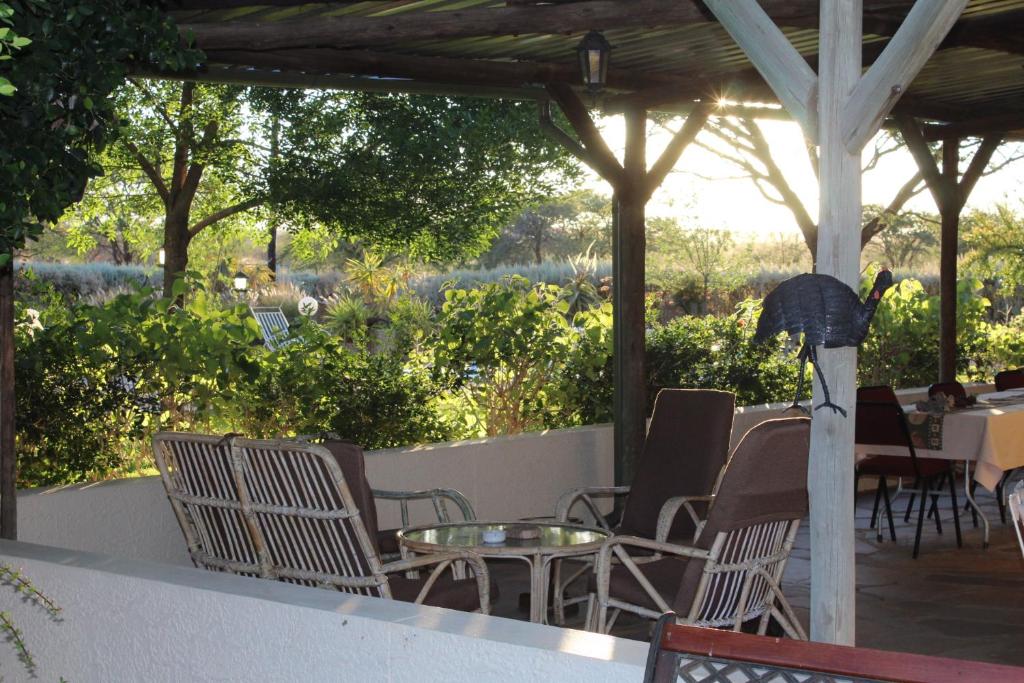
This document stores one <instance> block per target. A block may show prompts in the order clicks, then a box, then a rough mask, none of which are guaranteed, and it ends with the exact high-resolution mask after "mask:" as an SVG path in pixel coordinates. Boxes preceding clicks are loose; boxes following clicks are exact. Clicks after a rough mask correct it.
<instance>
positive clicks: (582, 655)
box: [0, 541, 647, 683]
mask: <svg viewBox="0 0 1024 683" xmlns="http://www.w3.org/2000/svg"><path fill="white" fill-rule="evenodd" d="M0 562H4V563H7V564H10V565H12V566H14V567H16V568H18V569H20V570H22V571H23V572H24V573H25V575H26V576H28V577H30V578H31V580H32V582H33V583H34V584H35V585H36V586H37V587H38V588H39V589H40V590H42V591H43V592H44V593H45V594H46V595H47V596H48V597H50V598H51V599H53V600H54V601H55V602H56V603H57V604H58V605H59V606H60V607H61V608H62V612H61V621H59V622H55V621H53V620H52V619H50V618H49V617H48V616H47V615H46V613H45V612H43V611H42V610H41V609H39V608H38V607H36V606H35V605H33V604H31V603H29V602H26V601H23V600H21V599H20V598H19V597H18V596H17V594H15V593H13V592H12V591H7V596H6V598H0V610H7V611H10V612H11V614H12V616H13V619H14V621H15V623H16V624H17V626H18V628H19V629H20V630H21V631H22V633H23V634H24V638H25V641H26V643H27V645H28V648H29V651H30V652H31V653H32V654H33V656H34V657H35V660H36V663H37V675H38V680H44V681H56V680H60V679H61V677H63V678H65V679H68V680H72V681H76V682H77V683H87V682H89V681H98V682H103V683H108V682H110V681H151V682H156V681H208V680H218V681H359V682H362V681H367V682H369V681H374V682H376V681H416V682H420V681H423V682H430V681H446V682H450V683H462V682H466V683H470V682H474V683H475V682H478V681H574V680H585V681H588V682H590V681H593V682H595V683H603V682H605V681H607V682H608V683H611V682H612V681H639V680H640V679H641V678H642V677H643V670H644V662H645V659H646V655H647V645H646V644H644V643H640V642H636V641H629V640H623V639H620V638H613V637H611V636H602V635H597V634H592V633H584V632H581V631H573V630H568V629H561V628H555V627H550V626H540V625H537V624H529V623H525V622H519V621H512V620H509V619H501V618H497V617H484V616H481V615H473V614H463V613H459V612H451V611H449V610H442V609H437V608H433V607H417V606H415V605H411V604H407V603H400V602H395V601H391V600H381V599H377V598H362V597H357V596H351V595H345V594H343V593H338V592H335V591H327V590H321V589H316V588H305V587H301V586H294V585H288V584H283V583H278V582H274V581H266V580H262V579H247V578H242V577H237V576H229V575H226V574H217V573H214V572H207V571H201V570H197V569H189V568H181V567H168V566H160V565H155V564H151V563H145V562H138V561H132V560H123V559H114V558H110V557H105V556H102V555H95V554H88V553H78V552H72V551H67V550H59V549H56V548H46V547H41V546H34V545H30V544H26V543H12V542H10V541H3V542H0ZM4 649H6V652H4ZM0 676H2V677H3V679H4V680H5V681H20V680H26V679H27V678H28V674H27V672H26V671H25V670H24V669H23V668H22V667H21V665H20V664H19V663H18V661H17V659H16V657H15V653H14V650H13V648H12V647H11V645H10V644H9V643H0Z"/></svg>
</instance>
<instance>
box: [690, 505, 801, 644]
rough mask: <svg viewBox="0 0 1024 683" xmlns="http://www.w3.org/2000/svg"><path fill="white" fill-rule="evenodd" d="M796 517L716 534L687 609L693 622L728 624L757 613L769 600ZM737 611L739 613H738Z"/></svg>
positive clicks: (793, 534)
mask: <svg viewBox="0 0 1024 683" xmlns="http://www.w3.org/2000/svg"><path fill="white" fill-rule="evenodd" d="M799 526H800V521H799V520H792V521H785V520H778V521H774V522H767V523H764V524H754V525H752V526H748V527H744V528H742V529H735V530H733V531H728V532H721V533H719V534H718V536H717V537H716V539H715V543H714V544H713V545H712V550H711V552H712V555H713V556H715V557H717V560H713V561H708V562H707V563H706V564H705V566H704V576H703V578H702V581H701V585H700V587H699V588H698V590H697V598H696V600H695V601H694V604H693V607H692V609H691V612H690V615H689V617H690V620H691V623H693V624H694V625H697V626H731V625H733V624H735V623H736V621H737V620H738V621H740V622H743V621H748V620H750V619H754V618H757V617H760V616H761V615H762V614H764V613H765V611H766V610H767V609H769V608H770V607H771V605H772V602H773V600H774V594H773V592H772V587H773V585H774V586H775V587H776V588H778V586H779V583H780V581H781V579H782V572H783V570H785V567H786V560H788V559H789V553H790V550H792V547H793V540H794V539H795V538H796V532H797V529H798V528H799ZM738 615H741V616H738Z"/></svg>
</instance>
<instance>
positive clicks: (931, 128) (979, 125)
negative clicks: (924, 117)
mask: <svg viewBox="0 0 1024 683" xmlns="http://www.w3.org/2000/svg"><path fill="white" fill-rule="evenodd" d="M1021 128H1024V111H1015V112H1008V113H1005V114H996V115H994V116H983V117H981V118H976V119H972V120H969V121H962V122H959V123H950V124H928V125H925V126H922V130H923V133H924V139H925V140H927V141H928V142H936V141H938V140H945V139H946V138H950V137H958V138H971V137H979V136H985V135H988V134H989V133H999V134H1003V133H1005V132H1006V131H1008V130H1018V129H1021Z"/></svg>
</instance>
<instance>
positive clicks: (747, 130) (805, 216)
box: [698, 116, 925, 259]
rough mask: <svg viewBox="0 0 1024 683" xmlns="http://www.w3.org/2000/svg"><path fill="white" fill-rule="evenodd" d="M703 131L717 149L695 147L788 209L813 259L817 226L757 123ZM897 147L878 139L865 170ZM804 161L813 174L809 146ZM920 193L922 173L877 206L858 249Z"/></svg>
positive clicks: (729, 121) (722, 124) (728, 121)
mask: <svg viewBox="0 0 1024 683" xmlns="http://www.w3.org/2000/svg"><path fill="white" fill-rule="evenodd" d="M705 130H706V131H707V132H708V133H710V135H711V136H713V137H714V138H715V139H716V140H717V141H718V143H719V144H713V143H709V142H708V141H707V139H706V136H705V139H704V140H701V139H699V138H698V144H699V145H701V146H702V147H704V148H705V149H707V150H709V151H712V152H714V153H715V154H718V155H719V156H721V157H722V158H723V159H725V160H727V161H729V162H731V163H732V164H734V165H735V166H736V167H738V168H739V169H740V170H741V171H742V172H743V173H744V174H745V175H746V176H747V177H748V178H750V180H751V181H752V182H753V183H754V185H755V186H756V187H757V189H758V191H759V192H760V193H761V195H762V196H763V197H764V198H765V199H767V200H768V201H770V202H772V203H773V204H779V205H780V206H784V207H786V208H787V209H789V211H790V213H792V214H793V219H794V220H795V221H796V224H797V227H799V228H800V232H801V234H802V235H803V237H804V242H805V243H806V244H807V248H808V249H809V250H810V252H811V257H812V258H814V259H817V253H818V224H817V223H816V222H815V221H814V219H813V218H811V214H810V212H809V211H808V210H807V207H805V206H804V203H803V201H802V200H801V199H800V197H799V195H797V193H796V191H795V190H794V189H793V187H792V186H791V185H790V184H789V181H788V180H787V179H786V176H785V174H783V172H782V169H781V168H780V167H779V165H778V163H777V162H776V160H775V157H774V156H773V155H772V150H771V147H770V145H769V144H768V140H767V138H766V137H765V135H764V131H763V130H762V129H761V126H760V125H759V124H758V123H757V121H756V120H755V119H753V118H750V117H746V116H739V117H734V116H728V117H725V116H723V117H718V118H714V119H709V120H708V123H707V126H706V127H705ZM722 143H724V144H722ZM899 146H900V141H899V140H898V139H897V138H894V137H892V136H889V135H882V136H880V137H879V138H878V139H877V140H876V144H875V151H874V154H872V156H871V159H870V161H868V163H867V164H866V165H865V167H864V170H865V171H867V170H870V169H872V168H874V167H875V166H877V165H878V163H879V161H880V160H881V159H882V158H883V157H885V156H886V155H888V154H891V153H893V152H894V151H896V150H897V149H898V148H899ZM807 156H808V161H809V162H810V164H811V167H812V168H813V169H814V173H815V175H817V173H818V154H817V151H816V150H815V149H814V148H813V147H811V146H810V145H808V146H807ZM924 188H925V185H924V179H923V176H922V174H921V173H920V172H918V173H915V174H914V175H912V176H911V177H910V178H909V179H908V180H907V181H906V182H904V183H903V185H901V186H900V187H899V188H898V189H897V191H896V193H895V194H894V195H893V198H892V201H890V202H889V204H888V205H887V206H885V207H878V208H879V209H880V210H879V211H877V213H875V215H873V216H872V217H871V218H870V219H869V220H867V221H866V222H865V223H864V226H863V228H862V229H861V248H863V247H864V245H866V244H867V243H868V242H869V241H870V240H871V238H872V237H874V236H875V235H877V234H878V233H879V232H881V231H882V230H884V229H885V228H886V227H887V226H888V225H889V221H890V220H891V219H892V217H893V216H895V215H896V214H897V213H899V211H900V209H901V208H903V205H904V204H906V203H907V202H908V201H909V200H910V199H911V198H912V197H914V196H915V195H917V194H920V193H921V192H922V191H923V190H924Z"/></svg>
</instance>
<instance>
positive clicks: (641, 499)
mask: <svg viewBox="0 0 1024 683" xmlns="http://www.w3.org/2000/svg"><path fill="white" fill-rule="evenodd" d="M735 410H736V397H735V395H733V394H731V393H729V392H727V391H714V390H710V389H662V390H661V391H660V392H658V397H657V398H656V399H655V401H654V413H653V414H652V416H651V426H650V429H649V430H648V432H647V440H646V442H645V443H644V451H643V454H642V455H641V456H640V461H639V463H638V464H637V470H636V475H635V476H634V477H633V483H632V490H631V491H630V494H629V499H628V500H627V502H626V509H625V510H624V511H623V514H622V522H621V524H620V525H619V528H618V529H617V530H616V531H617V533H620V534H629V535H632V536H641V537H643V538H654V536H655V533H656V532H657V529H658V513H660V512H661V507H662V505H664V504H665V501H666V500H668V499H669V498H673V497H675V496H707V495H710V494H711V489H712V488H713V487H714V485H715V480H716V479H717V478H718V473H719V472H720V471H721V469H722V465H724V464H725V460H726V457H727V456H728V454H729V436H730V434H731V432H732V418H733V413H734V412H735ZM693 532H694V526H693V522H692V521H691V520H690V516H689V515H688V514H686V513H685V512H684V513H682V514H679V515H677V516H676V520H675V523H674V524H673V525H672V530H671V533H670V535H671V536H672V537H673V538H684V539H691V538H693Z"/></svg>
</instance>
